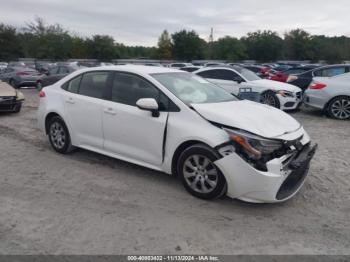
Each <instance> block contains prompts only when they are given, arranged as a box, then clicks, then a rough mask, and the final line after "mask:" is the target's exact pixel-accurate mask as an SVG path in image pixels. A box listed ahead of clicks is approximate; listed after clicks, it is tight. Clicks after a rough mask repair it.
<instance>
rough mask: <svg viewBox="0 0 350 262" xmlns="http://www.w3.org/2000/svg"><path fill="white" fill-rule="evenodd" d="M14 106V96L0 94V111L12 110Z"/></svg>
mask: <svg viewBox="0 0 350 262" xmlns="http://www.w3.org/2000/svg"><path fill="white" fill-rule="evenodd" d="M15 106H16V97H8V96H5V97H4V96H0V111H12V110H14V108H15Z"/></svg>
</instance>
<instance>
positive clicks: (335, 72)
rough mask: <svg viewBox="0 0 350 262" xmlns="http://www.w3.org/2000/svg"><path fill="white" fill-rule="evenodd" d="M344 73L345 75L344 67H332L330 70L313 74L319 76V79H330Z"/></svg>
mask: <svg viewBox="0 0 350 262" xmlns="http://www.w3.org/2000/svg"><path fill="white" fill-rule="evenodd" d="M344 73H346V68H345V67H332V68H325V69H321V70H317V71H315V72H314V75H315V76H321V77H332V76H336V75H341V74H344Z"/></svg>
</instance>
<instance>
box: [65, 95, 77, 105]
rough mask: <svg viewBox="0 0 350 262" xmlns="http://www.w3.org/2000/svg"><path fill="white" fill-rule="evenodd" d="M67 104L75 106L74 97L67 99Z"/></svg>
mask: <svg viewBox="0 0 350 262" xmlns="http://www.w3.org/2000/svg"><path fill="white" fill-rule="evenodd" d="M66 103H69V104H75V101H74V99H73V98H72V97H68V98H67V99H66Z"/></svg>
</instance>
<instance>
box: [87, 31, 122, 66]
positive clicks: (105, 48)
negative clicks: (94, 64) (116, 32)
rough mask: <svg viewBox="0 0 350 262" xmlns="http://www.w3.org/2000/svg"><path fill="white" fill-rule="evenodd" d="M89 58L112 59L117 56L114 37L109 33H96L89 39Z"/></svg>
mask: <svg viewBox="0 0 350 262" xmlns="http://www.w3.org/2000/svg"><path fill="white" fill-rule="evenodd" d="M86 42H87V53H88V58H93V59H98V60H101V61H110V60H112V59H114V58H115V56H116V50H115V46H114V39H113V38H112V37H111V36H108V35H94V36H93V37H92V38H91V39H87V41H86Z"/></svg>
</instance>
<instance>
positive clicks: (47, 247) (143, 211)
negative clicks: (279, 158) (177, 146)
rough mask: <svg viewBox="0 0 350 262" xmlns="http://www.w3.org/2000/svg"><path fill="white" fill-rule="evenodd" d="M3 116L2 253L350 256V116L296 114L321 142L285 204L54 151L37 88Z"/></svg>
mask: <svg viewBox="0 0 350 262" xmlns="http://www.w3.org/2000/svg"><path fill="white" fill-rule="evenodd" d="M22 91H23V93H24V95H25V96H26V101H25V103H24V107H23V110H22V111H21V112H20V113H19V114H1V115H0V145H1V150H0V198H1V201H0V253H1V254H39V253H40V254H189V253H191V254H209V253H211V254H295V253H298V254H350V219H349V218H350V217H349V214H350V171H349V170H350V161H349V156H350V123H349V121H337V120H333V119H329V118H327V117H325V116H324V115H322V113H321V112H319V111H314V110H311V109H305V108H302V110H301V111H299V112H294V113H292V115H293V116H294V117H295V118H297V119H298V120H299V121H300V122H301V123H302V124H303V125H304V127H305V129H306V130H307V131H308V132H309V134H310V136H311V138H312V139H313V141H314V142H316V143H318V145H319V149H318V151H317V153H316V156H315V158H314V159H313V162H312V165H311V170H310V173H309V177H308V179H307V181H306V184H305V186H304V187H303V188H302V190H301V191H300V192H299V194H298V195H296V196H295V197H294V198H292V199H291V200H289V201H288V202H286V203H282V204H247V203H244V202H241V201H237V200H232V199H229V198H223V199H218V200H215V201H204V200H200V199H197V198H194V197H192V196H191V195H189V194H188V193H187V192H185V190H184V188H183V186H182V185H181V183H180V181H178V179H177V178H174V177H171V176H168V175H166V174H162V173H160V172H156V171H152V170H149V169H146V168H143V167H139V166H136V165H132V164H129V163H126V162H123V161H119V160H116V159H112V158H109V157H106V156H102V155H99V154H96V153H92V152H88V151H85V150H77V151H75V152H73V153H72V154H69V155H60V154H57V153H55V152H54V151H53V150H52V149H51V146H50V145H49V142H48V141H47V139H46V137H45V136H44V134H42V133H41V132H40V131H39V130H38V129H37V128H36V109H37V103H38V96H37V91H36V90H34V89H26V90H22Z"/></svg>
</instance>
